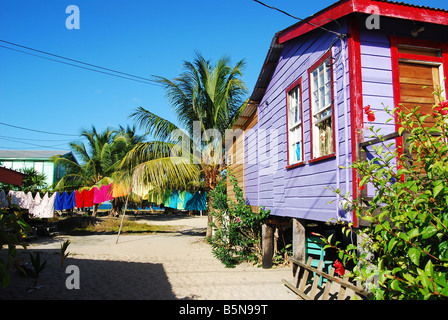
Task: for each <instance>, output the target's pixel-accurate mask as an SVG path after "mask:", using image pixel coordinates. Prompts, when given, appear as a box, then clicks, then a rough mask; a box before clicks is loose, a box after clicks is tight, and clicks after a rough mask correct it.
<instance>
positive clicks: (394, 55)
mask: <svg viewBox="0 0 448 320" xmlns="http://www.w3.org/2000/svg"><path fill="white" fill-rule="evenodd" d="M389 41H390V50H391V62H392V83H393V92H394V106H395V107H396V108H397V111H396V112H395V130H396V131H398V129H399V128H400V127H401V125H400V123H399V121H398V115H399V112H400V111H401V105H400V103H401V93H400V71H399V67H398V62H399V59H410V60H417V61H422V62H438V63H441V64H442V66H443V71H444V78H445V79H446V80H445V94H447V92H448V42H437V41H430V40H421V39H413V38H405V37H394V36H389ZM398 44H405V45H412V46H416V47H427V48H433V49H440V50H441V52H442V57H431V56H425V55H418V54H406V53H398ZM396 145H397V150H398V156H399V157H400V156H401V155H402V153H403V138H402V137H398V138H397V139H396Z"/></svg>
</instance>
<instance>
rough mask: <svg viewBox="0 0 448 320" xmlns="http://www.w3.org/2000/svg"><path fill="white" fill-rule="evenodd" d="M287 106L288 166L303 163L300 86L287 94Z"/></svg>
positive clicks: (294, 87)
mask: <svg viewBox="0 0 448 320" xmlns="http://www.w3.org/2000/svg"><path fill="white" fill-rule="evenodd" d="M287 99H288V101H287V104H288V144H289V145H288V164H289V165H293V164H297V163H299V162H302V161H303V139H302V131H303V130H302V97H301V87H300V84H297V85H295V86H293V88H292V89H290V90H289V91H288V92H287Z"/></svg>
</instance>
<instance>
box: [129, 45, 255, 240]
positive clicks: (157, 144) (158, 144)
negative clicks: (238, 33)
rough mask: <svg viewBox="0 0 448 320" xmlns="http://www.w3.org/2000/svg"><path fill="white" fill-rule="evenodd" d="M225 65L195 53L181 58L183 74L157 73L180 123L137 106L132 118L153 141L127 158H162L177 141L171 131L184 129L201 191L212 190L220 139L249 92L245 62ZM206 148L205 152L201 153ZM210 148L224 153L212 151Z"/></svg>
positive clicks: (224, 60) (223, 60)
mask: <svg viewBox="0 0 448 320" xmlns="http://www.w3.org/2000/svg"><path fill="white" fill-rule="evenodd" d="M229 64H230V59H229V58H228V57H223V58H221V59H219V60H218V61H217V63H216V64H215V65H213V64H212V63H211V61H209V60H206V59H205V58H204V57H203V56H201V55H200V54H199V53H196V56H195V58H194V61H193V62H188V61H185V62H184V65H183V67H184V72H183V73H182V74H181V75H180V76H179V77H177V78H175V79H173V80H169V79H166V78H163V77H156V80H157V81H158V82H159V83H160V84H161V85H162V86H163V87H164V89H165V92H166V95H167V98H168V99H169V102H170V104H171V106H172V108H173V111H174V113H175V114H176V115H177V120H178V122H179V126H177V125H175V124H174V123H172V122H170V121H169V120H166V119H163V118H161V117H159V116H157V115H156V114H154V113H152V112H150V111H148V110H146V109H144V108H142V107H139V108H138V109H137V110H136V111H135V112H134V113H133V114H132V115H131V117H132V118H134V119H135V121H136V123H138V124H139V126H140V127H141V128H143V129H145V130H146V132H147V133H148V134H150V135H152V136H153V137H154V140H155V141H154V142H151V143H147V144H144V145H140V146H138V147H137V148H135V149H134V150H133V151H132V152H130V153H129V154H128V155H127V157H126V158H127V161H128V162H133V163H138V162H141V160H142V159H145V155H144V153H145V152H147V151H153V150H154V149H157V150H160V151H162V152H161V157H164V156H165V155H166V153H167V152H168V151H171V150H172V149H173V147H174V145H175V144H176V143H177V142H179V136H175V137H172V133H175V132H180V131H179V130H180V129H182V132H183V133H184V134H185V138H186V139H188V141H192V143H191V144H190V151H191V159H192V160H193V161H192V162H193V164H197V166H198V168H199V170H200V172H201V177H200V179H201V180H203V181H204V183H205V189H206V190H212V189H214V187H215V185H216V181H217V180H216V179H217V176H218V174H219V172H220V170H221V165H222V163H223V157H224V148H222V147H223V144H224V140H223V139H222V137H224V134H225V130H226V129H228V128H230V127H231V125H232V123H233V121H234V120H235V119H236V117H237V116H238V114H239V113H240V112H241V111H242V110H243V109H244V107H245V106H246V104H247V100H244V96H245V94H246V91H247V90H246V86H245V84H244V82H243V80H242V70H243V68H244V66H245V62H244V60H241V61H239V62H237V63H236V65H235V66H233V67H231V66H230V65H229ZM195 126H197V128H199V130H200V134H199V136H198V135H197V134H196V135H195V128H196V127H195ZM208 129H217V130H218V132H219V133H220V135H221V137H220V138H217V137H212V136H211V135H210V134H209V131H208ZM176 130H178V131H176ZM207 147H208V150H207V152H205V153H204V152H203V151H204V149H205V148H207ZM212 150H222V152H221V153H220V154H216V153H214V152H215V151H212ZM203 154H207V155H208V156H209V157H210V158H213V159H214V160H213V161H210V159H204V157H201V156H200V155H203ZM148 165H151V164H150V163H148ZM209 218H210V215H209ZM210 232H211V228H208V232H207V236H208V237H209V236H210Z"/></svg>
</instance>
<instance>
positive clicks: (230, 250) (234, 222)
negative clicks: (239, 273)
mask: <svg viewBox="0 0 448 320" xmlns="http://www.w3.org/2000/svg"><path fill="white" fill-rule="evenodd" d="M229 179H230V181H231V183H232V185H233V189H234V192H235V198H236V202H234V201H232V200H231V199H229V198H228V197H227V182H226V180H225V179H221V180H220V181H218V184H217V185H216V187H215V189H214V190H213V191H211V192H210V196H211V199H212V208H213V209H212V210H211V215H212V216H213V217H214V222H213V223H212V227H213V228H214V231H215V233H214V235H213V237H212V238H211V239H210V240H209V243H210V244H211V245H212V252H213V254H214V256H215V257H216V258H218V259H219V260H221V262H222V263H223V264H224V265H225V266H226V267H230V268H232V267H234V266H235V265H236V264H238V263H241V262H243V261H247V262H253V263H258V262H259V261H260V260H261V253H262V250H261V227H262V225H263V223H264V222H265V221H266V220H267V218H268V217H269V213H270V211H266V210H264V209H263V208H260V212H259V213H254V212H252V208H251V207H250V206H249V205H247V204H246V201H245V199H244V195H243V192H242V190H241V188H240V187H239V186H238V181H237V179H236V178H235V177H234V176H233V175H232V174H231V173H229Z"/></svg>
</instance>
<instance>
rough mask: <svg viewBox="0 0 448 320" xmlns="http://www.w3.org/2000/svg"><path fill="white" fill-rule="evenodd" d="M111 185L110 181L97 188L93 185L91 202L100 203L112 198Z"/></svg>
mask: <svg viewBox="0 0 448 320" xmlns="http://www.w3.org/2000/svg"><path fill="white" fill-rule="evenodd" d="M111 187H112V183H111V184H109V185H107V186H101V187H100V188H99V189H98V188H96V187H95V188H94V189H93V190H94V192H93V203H95V204H100V203H103V202H104V201H108V200H112V199H113V196H112V190H111Z"/></svg>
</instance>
